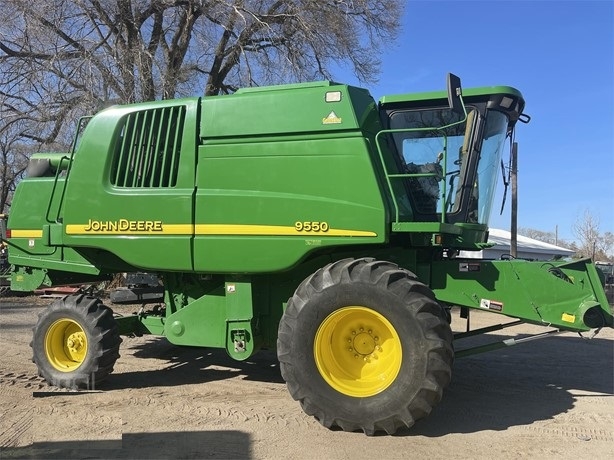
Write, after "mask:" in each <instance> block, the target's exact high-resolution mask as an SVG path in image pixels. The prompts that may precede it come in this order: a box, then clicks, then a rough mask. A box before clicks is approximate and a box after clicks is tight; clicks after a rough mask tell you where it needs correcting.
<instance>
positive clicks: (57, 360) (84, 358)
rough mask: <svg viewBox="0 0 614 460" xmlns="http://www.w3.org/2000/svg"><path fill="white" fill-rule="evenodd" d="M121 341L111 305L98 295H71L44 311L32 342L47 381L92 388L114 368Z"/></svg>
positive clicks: (34, 330) (68, 386)
mask: <svg viewBox="0 0 614 460" xmlns="http://www.w3.org/2000/svg"><path fill="white" fill-rule="evenodd" d="M120 343H121V338H120V337H119V329H118V327H117V323H116V321H115V319H114V318H113V312H112V311H111V309H110V308H108V307H106V306H105V305H103V304H102V303H101V301H100V299H97V298H95V297H90V296H86V295H72V296H66V297H64V298H62V299H59V300H56V301H55V302H53V303H52V304H51V305H50V306H49V307H48V308H46V309H45V310H44V311H43V312H41V314H40V315H39V317H38V322H37V323H36V326H35V327H34V329H33V339H32V342H31V343H30V346H31V347H32V351H33V357H32V361H34V363H35V364H36V365H37V367H38V373H39V375H40V376H41V377H43V378H44V379H45V380H46V381H47V383H49V384H50V385H54V386H58V387H62V388H90V389H92V388H94V386H95V385H96V384H97V383H99V382H101V381H102V380H104V379H105V378H106V377H107V376H108V375H109V374H110V373H111V372H112V371H113V366H114V365H115V361H116V360H117V358H119V344H120Z"/></svg>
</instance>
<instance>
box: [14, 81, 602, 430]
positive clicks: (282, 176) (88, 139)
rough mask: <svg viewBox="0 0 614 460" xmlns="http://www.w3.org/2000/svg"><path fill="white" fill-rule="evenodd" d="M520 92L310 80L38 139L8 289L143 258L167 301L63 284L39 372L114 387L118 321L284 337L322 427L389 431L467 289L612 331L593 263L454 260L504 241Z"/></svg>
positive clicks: (476, 297)
mask: <svg viewBox="0 0 614 460" xmlns="http://www.w3.org/2000/svg"><path fill="white" fill-rule="evenodd" d="M524 103H525V102H524V99H523V97H522V95H521V93H520V92H519V91H518V90H516V89H514V88H511V87H507V86H493V87H484V88H473V89H466V90H463V91H461V86H460V81H459V80H458V79H457V78H456V77H454V76H449V79H448V91H447V92H446V91H440V92H428V93H419V94H401V95H393V96H386V97H383V98H382V99H381V100H380V101H379V102H376V101H374V100H373V99H372V97H371V96H370V94H369V93H368V92H367V91H366V90H364V89H360V88H356V87H352V86H347V85H342V84H336V83H332V82H315V83H305V84H293V85H284V86H273V87H263V88H250V89H242V90H239V91H237V93H235V94H233V95H228V96H218V97H205V98H190V99H181V100H172V101H159V102H148V103H141V104H133V105H125V106H115V107H111V108H108V109H106V110H103V111H102V112H100V113H98V114H97V115H95V116H94V117H91V118H88V119H84V120H81V122H80V126H79V130H78V131H79V132H82V135H81V136H79V137H78V138H77V139H75V143H74V147H73V149H72V150H71V151H70V152H67V153H38V154H35V155H33V156H32V159H31V161H30V166H29V168H28V177H27V178H26V179H24V180H23V181H22V182H21V183H20V184H19V186H18V188H17V190H16V193H15V196H14V200H13V202H12V206H11V211H10V215H9V217H8V221H7V222H3V226H4V227H5V228H4V229H3V240H5V241H6V243H7V245H8V255H9V258H8V260H9V263H10V264H11V267H12V271H11V287H12V289H13V290H18V291H31V290H34V289H36V288H38V287H39V286H41V285H45V286H51V285H58V284H67V283H87V282H95V281H97V280H103V279H109V277H111V276H112V275H113V274H115V273H121V272H137V271H139V272H142V271H145V272H151V273H156V274H157V275H158V276H159V277H160V278H161V279H162V280H163V284H164V290H165V295H164V302H163V304H162V305H159V306H157V307H156V308H154V309H152V310H151V311H145V312H141V313H139V314H138V315H133V316H127V317H114V315H113V313H112V311H111V309H110V308H108V307H107V306H105V305H103V303H102V301H101V300H100V299H98V298H96V297H92V296H88V295H74V296H67V297H65V298H63V299H60V300H57V301H56V302H54V303H53V304H52V305H51V306H50V307H49V308H48V309H46V310H45V311H44V312H43V313H42V314H41V315H40V317H39V319H38V323H37V325H36V327H35V329H34V338H33V341H32V347H33V353H34V361H35V363H36V365H37V366H38V369H39V373H40V374H41V375H42V376H43V377H44V378H45V379H46V380H47V381H48V382H49V383H50V384H53V385H58V386H62V387H88V386H92V385H93V384H94V382H95V383H96V384H98V383H99V382H100V381H102V380H103V379H105V378H106V377H108V375H109V374H110V373H111V371H112V370H113V366H114V364H115V361H116V359H117V358H118V356H119V345H120V341H121V339H120V336H121V335H123V334H155V335H160V336H164V337H166V338H167V339H168V340H169V341H170V342H172V343H174V344H176V345H184V346H198V347H216V348H223V349H225V350H226V351H227V353H228V354H229V355H230V356H231V357H232V358H234V359H237V360H245V359H247V358H249V357H250V356H251V355H252V354H254V353H255V352H257V351H258V350H259V349H262V348H269V349H271V348H274V349H276V350H277V355H278V358H279V362H280V368H281V373H282V375H283V377H284V379H285V380H286V382H287V386H288V389H289V391H290V393H291V394H292V397H293V398H294V399H296V400H298V401H300V403H301V405H302V407H303V409H304V410H305V412H306V413H308V414H310V415H313V416H314V417H315V418H317V419H318V420H319V421H320V422H321V423H322V424H323V425H324V426H326V427H333V426H339V427H341V428H342V429H343V430H346V431H354V430H362V431H364V432H365V433H367V434H373V433H375V432H376V431H385V432H387V433H394V432H395V431H396V430H397V428H399V427H403V426H411V425H412V424H413V423H414V422H415V420H417V419H419V418H421V417H424V416H426V415H428V413H429V412H430V411H431V409H432V407H434V406H435V405H436V404H437V403H438V402H439V401H440V400H441V398H442V394H443V390H444V387H445V386H446V385H447V384H448V382H449V380H450V376H451V369H452V363H453V359H454V351H453V340H454V341H456V340H458V339H461V338H462V337H463V336H464V335H466V334H459V335H457V336H453V334H452V332H451V327H450V322H451V313H450V312H451V309H452V307H460V312H461V316H463V317H466V316H467V315H468V314H469V312H470V311H471V310H472V309H478V310H482V311H488V312H492V313H493V314H498V315H502V316H507V317H510V318H514V319H515V320H516V322H517V321H522V322H527V323H532V324H537V325H543V326H544V327H545V328H546V331H548V332H547V333H546V335H547V334H549V333H550V332H552V333H557V332H559V331H575V332H586V331H591V330H598V329H599V328H602V327H604V326H607V327H611V326H612V314H611V311H610V308H609V306H608V303H607V300H606V297H605V293H604V289H603V286H602V285H601V283H600V281H599V276H598V274H597V271H596V269H595V266H594V265H593V263H592V262H591V261H590V260H580V261H574V262H565V261H558V262H557V261H552V262H547V263H544V262H529V261H526V260H516V259H509V260H476V259H470V260H469V259H462V258H459V257H458V255H459V253H460V251H461V250H465V251H477V250H480V249H482V248H484V247H485V246H486V245H487V238H488V219H489V215H490V210H491V207H492V205H493V197H494V193H495V188H496V183H497V176H498V175H499V174H500V160H501V155H502V150H503V148H504V146H505V145H506V140H508V139H510V138H511V137H512V135H513V132H514V128H515V126H516V124H517V122H518V121H526V116H525V115H523V108H524ZM454 311H455V312H456V311H457V309H456V308H455V309H454ZM502 327H505V326H502ZM475 332H476V331H471V333H472V334H474V333H475ZM478 332H480V331H478ZM505 345H506V344H499V345H497V344H495V345H493V346H489V347H488V348H489V349H490V348H496V347H497V346H505ZM457 350H458V347H457ZM479 351H482V349H476V350H464V351H463V352H462V353H457V354H465V353H473V352H479Z"/></svg>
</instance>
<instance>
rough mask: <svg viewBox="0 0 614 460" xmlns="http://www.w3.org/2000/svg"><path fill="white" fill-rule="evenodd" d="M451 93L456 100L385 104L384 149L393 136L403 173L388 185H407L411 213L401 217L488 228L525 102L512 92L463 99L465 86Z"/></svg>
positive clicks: (480, 92) (435, 96) (456, 85)
mask: <svg viewBox="0 0 614 460" xmlns="http://www.w3.org/2000/svg"><path fill="white" fill-rule="evenodd" d="M452 77H453V76H452ZM453 78H454V77H453ZM448 88H449V91H448V94H449V95H450V97H447V96H448V95H446V93H445V92H434V93H420V94H411V95H400V96H387V97H384V98H382V99H381V101H380V114H381V117H382V123H383V125H384V128H385V129H384V131H382V132H381V133H379V134H380V135H382V136H380V135H378V145H381V144H382V143H383V142H384V141H383V139H384V136H383V135H384V134H387V136H385V138H386V141H385V144H386V148H388V149H390V150H392V152H393V155H396V163H397V165H396V166H397V170H398V173H396V174H394V173H393V174H390V171H388V173H389V174H388V176H389V180H390V181H395V180H402V181H403V182H404V186H405V187H404V188H405V191H406V193H407V196H408V200H409V203H410V206H411V212H412V215H411V216H404V215H403V214H404V213H403V211H402V209H401V212H400V216H399V217H397V220H399V219H400V220H405V217H410V218H411V220H413V221H418V222H433V221H436V222H442V223H450V224H455V223H469V224H481V225H488V219H489V216H490V211H491V207H492V203H493V198H494V194H495V190H496V185H497V178H498V176H499V175H500V174H501V173H500V166H499V165H500V162H501V155H502V152H503V146H504V144H505V140H506V138H508V137H511V136H512V134H513V128H514V125H515V123H516V122H517V121H518V120H519V119H520V118H521V116H522V109H523V108H524V100H523V98H522V95H521V94H520V92H518V91H517V90H515V89H514V88H510V87H489V88H475V89H469V90H466V91H464V93H463V95H462V97H461V94H460V93H461V91H460V81H458V80H452V82H450V81H449V84H448ZM395 190H396V191H395V193H396V194H397V195H398V188H397V189H395ZM397 198H398V197H397ZM401 201H402V200H399V201H398V202H399V203H400V202H401ZM395 206H396V207H397V215H399V205H398V204H397V203H396V202H395Z"/></svg>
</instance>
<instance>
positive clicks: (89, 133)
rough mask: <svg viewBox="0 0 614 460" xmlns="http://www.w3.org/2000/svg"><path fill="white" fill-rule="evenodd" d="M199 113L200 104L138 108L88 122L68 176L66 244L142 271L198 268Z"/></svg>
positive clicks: (164, 103)
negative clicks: (195, 253) (195, 217)
mask: <svg viewBox="0 0 614 460" xmlns="http://www.w3.org/2000/svg"><path fill="white" fill-rule="evenodd" d="M198 108H199V99H197V98H194V99H184V100H176V101H172V102H168V101H162V102H151V103H143V104H135V105H130V106H120V107H112V108H109V109H107V110H105V111H103V112H101V113H100V114H98V115H97V116H95V117H94V118H93V119H92V120H91V121H90V122H89V124H88V126H87V128H86V130H85V132H84V134H83V137H82V139H81V143H80V144H79V148H78V150H77V151H76V153H75V156H74V160H73V164H72V168H71V170H70V171H69V180H68V185H67V192H66V199H65V208H64V216H63V217H64V225H65V236H64V242H65V244H66V245H70V246H73V247H84V248H86V247H89V248H97V249H101V250H103V251H102V253H104V252H109V253H111V254H115V255H116V256H117V257H119V258H121V259H122V260H123V261H125V262H126V263H127V264H129V265H131V266H133V267H136V268H139V269H143V270H185V271H190V270H192V258H191V239H192V234H193V226H192V222H193V205H194V203H193V194H194V171H195V161H196V160H195V152H196V126H197V125H196V123H197V119H198ZM133 146H137V147H133ZM93 263H94V264H99V263H102V261H100V260H94V261H93Z"/></svg>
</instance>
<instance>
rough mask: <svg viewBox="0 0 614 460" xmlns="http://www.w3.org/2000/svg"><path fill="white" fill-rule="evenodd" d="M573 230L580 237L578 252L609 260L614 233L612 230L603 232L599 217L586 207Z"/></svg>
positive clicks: (594, 258) (593, 257)
mask: <svg viewBox="0 0 614 460" xmlns="http://www.w3.org/2000/svg"><path fill="white" fill-rule="evenodd" d="M573 232H574V235H575V236H576V238H577V239H578V254H579V255H581V256H583V257H590V258H592V259H593V260H609V256H608V254H611V252H612V248H613V247H614V235H612V233H610V232H606V233H604V234H601V232H600V229H599V218H598V217H597V216H595V215H594V214H593V213H592V212H591V211H590V210H588V209H586V210H585V211H584V214H583V215H582V216H581V217H579V218H578V219H577V220H576V222H575V223H574V225H573Z"/></svg>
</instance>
